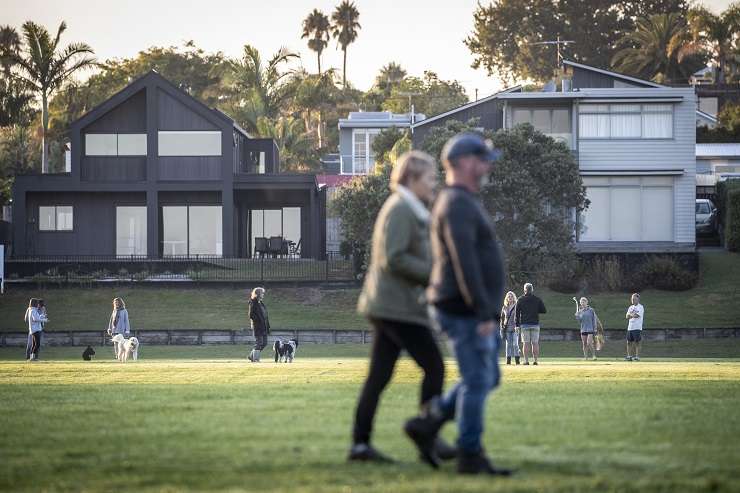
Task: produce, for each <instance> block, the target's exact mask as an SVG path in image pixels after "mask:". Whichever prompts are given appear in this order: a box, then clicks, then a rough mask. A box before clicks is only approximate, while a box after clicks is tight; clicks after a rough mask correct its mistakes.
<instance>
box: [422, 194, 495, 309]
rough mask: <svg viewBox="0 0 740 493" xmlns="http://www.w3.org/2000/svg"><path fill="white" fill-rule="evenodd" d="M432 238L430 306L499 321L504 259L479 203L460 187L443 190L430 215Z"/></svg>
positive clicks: (475, 197)
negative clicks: (432, 259) (432, 261)
mask: <svg viewBox="0 0 740 493" xmlns="http://www.w3.org/2000/svg"><path fill="white" fill-rule="evenodd" d="M431 237H432V238H431V239H432V256H433V258H434V264H433V267H432V275H431V278H430V282H429V289H428V290H427V298H428V300H429V302H430V303H432V304H433V305H435V306H436V307H437V308H439V309H440V310H442V311H445V312H448V313H453V314H459V315H468V316H475V317H477V318H478V320H480V321H486V320H496V321H498V320H499V317H500V315H499V307H498V303H499V300H501V298H503V295H504V259H503V255H502V253H501V248H500V247H499V245H498V241H497V240H496V232H495V230H494V227H493V221H492V220H491V217H490V216H489V215H488V213H487V212H486V211H485V209H484V208H483V205H482V204H481V202H480V199H479V198H478V197H477V196H476V195H474V194H473V193H471V192H469V191H468V190H467V189H465V188H462V187H457V186H454V187H446V188H444V189H443V190H442V191H441V192H440V194H439V197H438V198H437V202H436V203H435V205H434V210H433V211H432V224H431Z"/></svg>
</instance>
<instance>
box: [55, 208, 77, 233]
mask: <svg viewBox="0 0 740 493" xmlns="http://www.w3.org/2000/svg"><path fill="white" fill-rule="evenodd" d="M72 226H73V224H72V206H71V205H62V206H57V231H72V229H73V228H72Z"/></svg>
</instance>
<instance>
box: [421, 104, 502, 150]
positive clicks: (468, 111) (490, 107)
mask: <svg viewBox="0 0 740 493" xmlns="http://www.w3.org/2000/svg"><path fill="white" fill-rule="evenodd" d="M471 118H478V119H479V120H480V126H481V127H483V128H484V129H486V130H498V129H500V128H501V127H502V126H503V103H501V102H500V101H496V100H490V101H486V102H483V103H480V104H477V105H474V106H471V107H469V108H465V109H462V110H460V111H456V112H454V113H452V114H450V115H447V116H445V117H442V118H439V119H437V120H434V121H431V122H429V123H427V124H425V125H421V126H417V127H415V128H414V132H413V134H412V135H411V142H412V143H413V146H414V149H419V148H420V147H421V145H422V143H423V142H424V139H425V138H426V137H427V135H429V132H430V131H431V130H432V129H433V128H435V127H439V126H444V125H445V123H446V122H447V121H449V120H457V121H461V122H467V121H469V120H470V119H471Z"/></svg>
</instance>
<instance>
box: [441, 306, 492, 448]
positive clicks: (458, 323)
mask: <svg viewBox="0 0 740 493" xmlns="http://www.w3.org/2000/svg"><path fill="white" fill-rule="evenodd" d="M430 315H431V320H432V323H433V324H435V326H437V328H438V329H439V330H442V331H443V332H445V333H446V334H447V337H449V339H450V342H451V346H452V349H453V351H454V353H455V357H456V358H457V365H458V368H459V370H460V376H461V377H462V380H461V381H460V382H458V383H457V384H456V385H455V386H454V387H453V388H452V389H451V390H450V391H449V392H448V393H447V394H446V395H444V396H443V397H442V399H441V400H440V403H439V407H440V410H441V411H442V413H443V414H444V415H447V416H453V415H454V416H457V426H458V435H459V436H458V438H457V446H458V448H459V449H460V450H462V451H464V452H467V453H469V454H475V453H478V452H480V451H481V449H482V445H481V437H482V435H483V413H484V409H485V405H486V397H488V394H489V392H491V390H493V389H494V388H496V387H497V386H498V384H499V379H500V373H499V368H498V348H499V346H500V344H501V339H500V337H499V331H498V330H494V331H493V333H492V334H490V335H488V336H485V337H483V336H480V335H478V320H477V319H476V318H475V317H467V316H460V315H454V314H451V313H446V312H443V311H441V310H438V309H436V308H434V307H431V308H430Z"/></svg>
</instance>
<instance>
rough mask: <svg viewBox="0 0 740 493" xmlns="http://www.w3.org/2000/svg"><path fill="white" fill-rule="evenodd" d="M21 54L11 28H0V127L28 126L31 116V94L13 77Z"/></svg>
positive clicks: (16, 38)
mask: <svg viewBox="0 0 740 493" xmlns="http://www.w3.org/2000/svg"><path fill="white" fill-rule="evenodd" d="M20 53H21V38H20V36H19V35H18V31H16V30H15V28H13V27H11V26H0V127H7V126H10V125H28V123H29V121H30V120H31V117H32V115H33V110H32V108H31V103H32V102H33V94H31V93H30V92H29V91H28V89H27V85H26V84H25V83H24V82H23V81H19V80H17V79H16V78H15V77H14V76H13V70H14V69H15V68H16V67H17V65H18V64H17V60H18V58H19V57H20Z"/></svg>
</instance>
